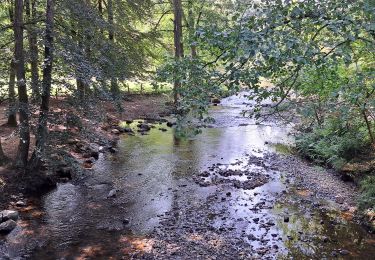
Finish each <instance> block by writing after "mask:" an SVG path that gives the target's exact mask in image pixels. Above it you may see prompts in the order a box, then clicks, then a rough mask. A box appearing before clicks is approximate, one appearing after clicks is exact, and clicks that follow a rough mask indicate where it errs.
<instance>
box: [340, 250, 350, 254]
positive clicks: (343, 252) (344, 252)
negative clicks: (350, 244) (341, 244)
mask: <svg viewBox="0 0 375 260" xmlns="http://www.w3.org/2000/svg"><path fill="white" fill-rule="evenodd" d="M339 253H340V255H349V251H348V250H345V249H341V250H340V251H339Z"/></svg>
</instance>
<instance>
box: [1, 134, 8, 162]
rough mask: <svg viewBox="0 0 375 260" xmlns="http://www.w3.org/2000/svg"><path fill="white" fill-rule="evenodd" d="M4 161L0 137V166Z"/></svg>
mask: <svg viewBox="0 0 375 260" xmlns="http://www.w3.org/2000/svg"><path fill="white" fill-rule="evenodd" d="M6 160H7V158H6V156H5V154H4V152H3V147H2V146H1V137H0V165H4V163H5V161H6Z"/></svg>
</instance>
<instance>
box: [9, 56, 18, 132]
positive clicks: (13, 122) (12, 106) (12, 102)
mask: <svg viewBox="0 0 375 260" xmlns="http://www.w3.org/2000/svg"><path fill="white" fill-rule="evenodd" d="M15 83H16V64H15V62H14V59H12V60H11V62H10V66H9V92H8V95H9V115H8V122H7V125H8V126H12V127H16V126H17V111H16V93H15V91H14V87H15Z"/></svg>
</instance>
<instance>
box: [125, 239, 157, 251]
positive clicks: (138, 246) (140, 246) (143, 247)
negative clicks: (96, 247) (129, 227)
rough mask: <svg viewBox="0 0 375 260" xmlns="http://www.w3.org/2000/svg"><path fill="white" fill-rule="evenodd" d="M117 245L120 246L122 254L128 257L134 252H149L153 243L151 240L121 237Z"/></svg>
mask: <svg viewBox="0 0 375 260" xmlns="http://www.w3.org/2000/svg"><path fill="white" fill-rule="evenodd" d="M119 243H120V244H121V245H122V250H121V251H122V253H123V254H125V255H128V254H129V253H134V252H141V253H149V252H151V250H152V248H153V246H154V244H155V241H154V240H153V239H146V238H138V237H126V236H121V237H120V239H119Z"/></svg>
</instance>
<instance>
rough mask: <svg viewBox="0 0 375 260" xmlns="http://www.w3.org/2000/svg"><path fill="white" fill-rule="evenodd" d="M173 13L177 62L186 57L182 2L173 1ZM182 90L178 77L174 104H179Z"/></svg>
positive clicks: (174, 87)
mask: <svg viewBox="0 0 375 260" xmlns="http://www.w3.org/2000/svg"><path fill="white" fill-rule="evenodd" d="M173 13H174V30H173V32H174V48H175V60H176V61H179V60H181V58H182V57H183V56H184V47H183V43H182V37H183V36H182V4H181V0H173ZM179 88H181V82H180V80H179V79H178V76H176V78H175V82H174V86H173V95H174V103H175V105H176V106H177V104H178V98H179V97H178V91H179Z"/></svg>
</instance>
